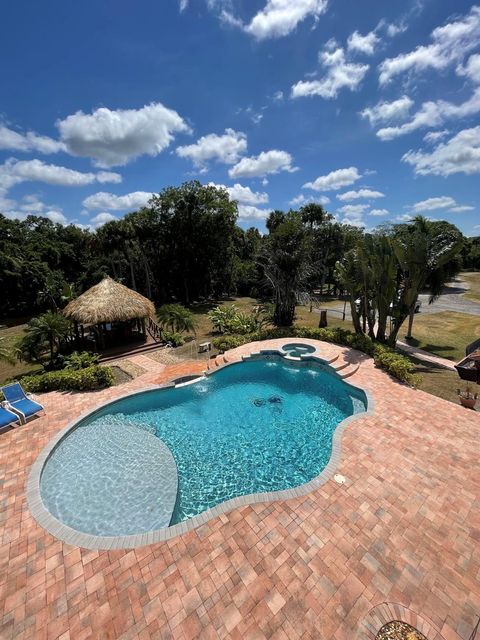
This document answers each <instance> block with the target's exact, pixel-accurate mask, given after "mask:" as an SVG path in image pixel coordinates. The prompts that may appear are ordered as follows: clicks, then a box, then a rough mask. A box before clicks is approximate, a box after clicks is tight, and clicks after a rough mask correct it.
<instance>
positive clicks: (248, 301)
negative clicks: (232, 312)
mask: <svg viewBox="0 0 480 640" xmlns="http://www.w3.org/2000/svg"><path fill="white" fill-rule="evenodd" d="M232 304H234V305H235V306H236V307H237V308H238V309H239V310H240V311H242V312H244V313H250V312H251V311H252V309H253V307H254V306H255V305H258V304H259V302H258V300H256V299H255V298H232V299H231V300H224V301H222V302H218V303H217V302H208V303H201V304H195V305H193V306H192V307H191V309H192V311H193V312H194V314H195V320H196V336H195V340H196V342H197V344H199V343H201V342H207V341H208V342H209V341H211V340H212V338H214V337H216V335H217V334H214V333H212V323H211V322H210V320H209V319H208V317H207V313H208V312H209V311H211V309H214V308H215V307H217V306H221V307H222V306H225V305H227V306H228V305H232ZM341 304H342V302H341V301H338V300H332V301H330V303H329V306H338V305H341ZM327 318H328V326H329V327H343V328H345V329H351V328H352V325H351V322H350V321H348V320H347V321H345V322H343V321H342V316H341V315H340V314H338V313H332V312H331V311H329V312H328V314H327ZM319 319H320V314H319V313H318V312H315V311H312V313H310V311H309V308H308V307H304V306H298V307H297V308H296V318H295V326H297V327H318V321H319ZM175 355H176V356H178V357H180V358H182V359H183V358H185V359H187V360H188V359H191V358H192V359H194V358H195V357H196V354H195V350H194V345H193V344H192V342H191V341H190V340H189V339H188V337H187V342H186V343H185V344H184V345H183V346H182V347H177V348H176V349H175ZM211 355H213V352H210V353H204V354H198V357H199V358H205V359H207V358H208V357H209V356H211Z"/></svg>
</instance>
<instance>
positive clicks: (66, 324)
mask: <svg viewBox="0 0 480 640" xmlns="http://www.w3.org/2000/svg"><path fill="white" fill-rule="evenodd" d="M70 332H71V323H70V321H69V320H67V318H65V317H64V316H62V315H61V314H59V313H54V312H52V311H48V312H47V313H43V314H42V315H40V316H38V317H36V318H32V319H31V320H30V322H29V323H28V325H27V329H26V331H25V335H24V336H23V337H22V338H21V339H20V341H19V342H18V344H17V353H18V357H19V358H20V359H22V360H27V361H33V362H42V360H43V357H44V354H45V352H48V353H49V356H50V358H49V361H48V363H47V368H48V367H53V365H54V363H55V359H56V357H57V355H58V353H59V351H60V349H61V347H62V344H64V343H65V342H66V340H67V338H68V336H69V334H70Z"/></svg>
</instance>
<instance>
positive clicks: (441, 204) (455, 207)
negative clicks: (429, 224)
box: [413, 196, 475, 213]
mask: <svg viewBox="0 0 480 640" xmlns="http://www.w3.org/2000/svg"><path fill="white" fill-rule="evenodd" d="M438 209H448V210H449V211H450V212H452V213H463V212H464V211H473V210H474V209H475V207H472V206H470V205H466V204H463V205H460V204H458V203H457V201H456V200H455V198H452V197H450V196H438V197H435V198H427V199H426V200H421V201H420V202H416V203H415V204H414V205H413V211H414V212H415V213H422V212H423V211H436V210H438Z"/></svg>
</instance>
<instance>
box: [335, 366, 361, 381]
mask: <svg viewBox="0 0 480 640" xmlns="http://www.w3.org/2000/svg"><path fill="white" fill-rule="evenodd" d="M359 368H360V363H358V362H356V363H355V364H352V363H350V362H349V363H348V366H347V367H345V369H342V372H341V373H339V374H338V375H339V376H340V377H341V378H343V379H344V380H345V378H350V376H353V374H354V373H357V371H358V369H359Z"/></svg>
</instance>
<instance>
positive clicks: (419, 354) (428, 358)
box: [397, 340, 456, 371]
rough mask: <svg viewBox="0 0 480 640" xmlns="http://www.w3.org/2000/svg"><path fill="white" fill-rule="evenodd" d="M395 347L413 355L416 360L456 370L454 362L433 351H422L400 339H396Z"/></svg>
mask: <svg viewBox="0 0 480 640" xmlns="http://www.w3.org/2000/svg"><path fill="white" fill-rule="evenodd" d="M397 349H400V351H405V352H406V353H409V354H410V355H412V356H414V357H415V358H417V359H418V360H423V361H424V362H431V363H432V364H436V365H438V366H439V367H443V368H444V369H450V370H451V371H456V369H455V363H454V362H452V361H451V360H447V359H446V358H441V357H440V356H434V355H433V353H429V352H428V351H424V350H423V349H419V348H418V347H414V346H413V345H411V344H407V343H406V342H402V341H401V340H398V341H397Z"/></svg>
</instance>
